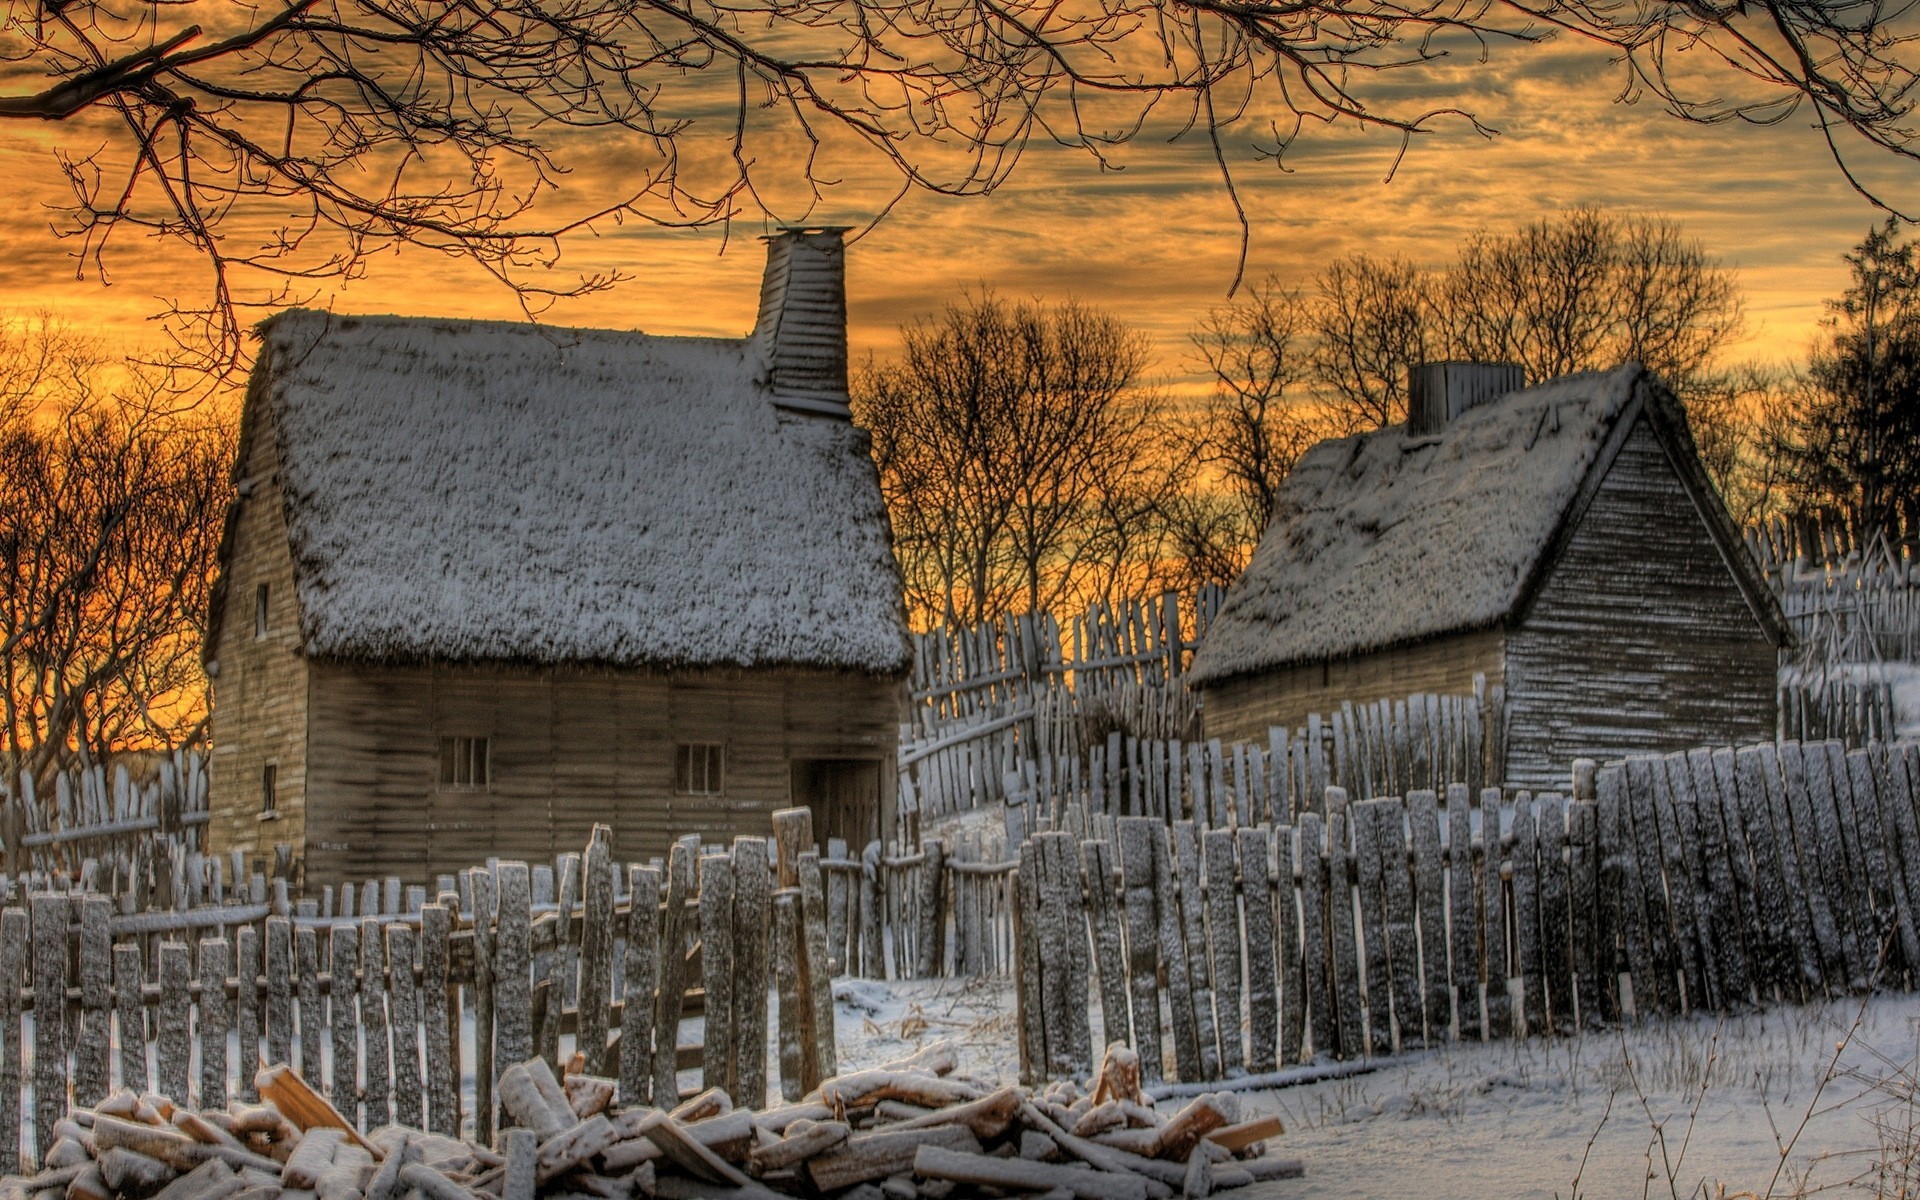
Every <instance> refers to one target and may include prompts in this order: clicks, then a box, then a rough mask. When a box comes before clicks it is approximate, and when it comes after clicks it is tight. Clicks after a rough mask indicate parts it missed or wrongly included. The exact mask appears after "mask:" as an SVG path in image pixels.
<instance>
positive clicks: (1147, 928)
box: [1108, 817, 1163, 1083]
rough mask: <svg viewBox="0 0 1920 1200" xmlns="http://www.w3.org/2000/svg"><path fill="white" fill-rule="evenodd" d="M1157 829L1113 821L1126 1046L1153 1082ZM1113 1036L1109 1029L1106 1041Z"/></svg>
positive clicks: (1131, 820)
mask: <svg viewBox="0 0 1920 1200" xmlns="http://www.w3.org/2000/svg"><path fill="white" fill-rule="evenodd" d="M1160 828H1162V826H1161V825H1160V823H1159V822H1158V821H1157V820H1155V819H1154V818H1151V817H1122V818H1120V819H1119V820H1118V821H1116V822H1114V829H1115V834H1116V836H1117V838H1118V839H1119V847H1120V888H1121V899H1122V906H1123V908H1124V909H1125V913H1126V955H1127V994H1128V1000H1129V1003H1130V1006H1131V1009H1132V1019H1133V1037H1132V1040H1131V1042H1130V1043H1129V1044H1130V1045H1132V1046H1133V1048H1134V1049H1135V1050H1136V1051H1137V1052H1138V1053H1139V1055H1140V1071H1141V1077H1142V1078H1143V1079H1144V1080H1146V1081H1147V1082H1148V1083H1158V1082H1159V1081H1160V1079H1161V1074H1162V1070H1163V1068H1162V1058H1161V1055H1162V1049H1161V1041H1160V990H1159V983H1158V976H1159V968H1160V934H1159V914H1158V910H1157V907H1156V905H1155V900H1154V868H1153V863H1154V854H1153V844H1154V841H1155V839H1156V838H1157V837H1158V836H1159V832H1158V831H1159V830H1160ZM1113 1036H1114V1034H1113V1032H1112V1031H1111V1030H1110V1031H1109V1032H1108V1039H1109V1040H1112V1038H1113Z"/></svg>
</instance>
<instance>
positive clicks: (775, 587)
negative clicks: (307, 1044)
mask: <svg viewBox="0 0 1920 1200" xmlns="http://www.w3.org/2000/svg"><path fill="white" fill-rule="evenodd" d="M842 262H843V251H842V245H841V239H840V233H839V231H837V230H824V231H823V230H805V231H789V232H786V233H782V234H780V235H779V236H777V237H774V238H772V239H770V240H769V246H768V259H767V269H766V275H765V281H764V284H763V287H762V293H761V303H760V310H759V318H758V322H757V325H756V328H755V330H754V331H753V333H752V334H751V335H750V336H748V337H746V338H681V337H650V336H645V335H642V334H639V333H621V332H610V331H604V330H589V329H559V328H551V327H546V326H533V325H526V324H507V323H492V322H481V321H451V320H423V319H409V318H399V317H344V316H334V315H330V314H327V313H323V312H309V311H292V312H287V313H284V314H282V315H280V316H277V317H275V318H273V319H272V320H270V321H268V322H266V323H265V324H264V325H263V326H262V345H261V349H260V354H259V361H258V364H257V366H256V367H255V369H254V372H253V376H252V379H251V381H250V384H249V388H248V392H247V397H246V405H245V412H244V417H243V420H242V428H241V436H240V445H239V457H238V464H237V467H236V476H237V479H238V499H237V500H236V502H235V506H234V509H233V511H232V512H231V514H230V515H229V520H228V526H227V533H226V538H225V543H224V546H223V548H222V551H221V574H220V579H219V584H218V588H217V590H216V594H215V600H214V603H213V609H212V613H211V619H210V622H209V630H208V635H207V642H206V651H205V655H206V660H207V667H208V672H209V674H210V675H211V676H212V677H213V766H212V773H213V809H214V816H213V822H212V838H211V840H212V846H213V848H214V849H215V850H216V851H222V852H224V851H228V850H241V851H244V852H246V853H247V854H248V855H249V856H252V857H254V858H256V860H257V859H258V858H259V857H264V856H266V855H268V854H270V853H271V849H272V847H273V846H274V845H275V844H276V843H290V844H292V845H293V846H294V847H295V848H296V853H297V854H298V855H299V856H300V857H301V858H302V859H303V861H304V866H305V870H306V873H307V877H308V879H309V880H317V881H331V880H335V879H340V878H342V877H350V878H366V877H369V876H385V875H398V876H401V877H403V878H406V879H410V880H421V879H426V878H431V877H432V876H433V875H434V874H436V873H439V872H443V871H450V870H454V869H456V868H458V867H462V866H466V865H470V864H472V863H475V862H480V861H483V860H485V859H486V858H487V857H488V856H489V855H508V856H519V857H528V858H535V859H538V858H541V857H546V856H550V855H551V854H553V853H554V852H555V851H556V850H557V849H558V850H565V849H571V848H576V847H579V846H581V845H584V844H585V840H586V837H587V834H588V831H589V829H590V828H591V826H592V825H593V824H594V823H595V822H606V823H608V824H610V825H612V827H613V829H614V839H615V846H614V848H615V851H616V852H617V853H618V854H619V855H620V856H623V857H627V858H632V857H636V856H642V855H649V854H654V853H659V852H661V851H662V850H663V849H664V848H665V847H666V846H667V845H668V843H669V841H670V839H672V838H673V837H676V836H679V835H683V834H689V833H699V834H702V835H704V836H706V837H708V838H709V839H712V838H715V837H724V836H726V835H728V834H731V833H735V832H740V833H749V832H750V833H756V834H764V833H766V832H767V831H768V821H767V814H768V813H769V812H770V811H771V810H773V809H776V808H780V807H783V806H786V805H788V804H791V803H805V804H810V805H812V806H814V808H815V809H816V822H815V829H816V831H817V832H818V833H819V834H820V836H822V838H823V839H824V838H825V837H826V836H828V835H832V836H844V837H847V838H848V839H849V840H851V841H854V842H855V843H856V844H864V842H865V841H866V840H867V839H868V838H871V837H876V836H879V835H880V831H881V830H882V829H883V828H885V827H886V825H885V822H886V821H887V820H888V819H889V817H888V810H889V806H890V805H891V802H892V787H893V783H894V779H895V771H894V757H895V751H896V745H897V742H898V738H899V720H900V699H901V689H902V686H903V681H904V678H905V672H906V669H907V666H908V661H909V653H910V652H909V647H908V642H907V637H906V630H905V618H904V611H903V606H902V601H901V590H900V579H899V574H898V569H897V567H896V566H895V564H894V561H893V556H892V552H891V548H890V544H889V531H888V526H887V518H886V510H885V508H884V506H883V505H882V502H881V497H880V490H879V482H878V477H877V475H876V473H875V470H874V466H873V462H872V459H871V456H870V453H869V444H868V436H867V434H866V433H865V431H863V430H861V429H860V428H858V427H857V426H855V425H854V424H853V422H852V417H851V413H850V412H849V409H848V405H847V392H846V362H847V358H846V300H845V286H844V276H843V270H842Z"/></svg>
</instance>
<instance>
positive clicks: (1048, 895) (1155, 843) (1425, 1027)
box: [1015, 741, 1920, 1082]
mask: <svg viewBox="0 0 1920 1200" xmlns="http://www.w3.org/2000/svg"><path fill="white" fill-rule="evenodd" d="M1572 784H1573V787H1572V791H1571V797H1569V796H1567V795H1564V794H1553V793H1548V794H1542V795H1540V796H1537V797H1536V796H1530V795H1528V794H1526V793H1520V794H1518V795H1517V796H1516V797H1514V798H1512V799H1507V798H1503V796H1502V794H1501V793H1500V792H1499V791H1498V790H1496V789H1488V790H1486V791H1485V792H1483V793H1482V794H1481V795H1479V796H1478V797H1476V796H1475V795H1474V792H1473V790H1472V789H1471V788H1469V787H1467V786H1466V785H1464V784H1456V785H1453V786H1451V787H1449V788H1447V789H1446V790H1445V791H1444V793H1436V792H1435V791H1429V790H1418V791H1413V792H1410V793H1409V794H1408V796H1407V797H1406V798H1405V799H1404V800H1403V799H1401V798H1398V797H1385V798H1381V799H1376V800H1370V801H1352V800H1350V799H1349V798H1348V797H1347V796H1346V795H1345V794H1344V792H1343V790H1342V789H1340V788H1338V787H1331V788H1329V789H1328V791H1327V793H1326V800H1325V803H1324V805H1323V806H1322V807H1320V808H1318V809H1306V810H1301V811H1298V812H1297V813H1296V814H1295V818H1294V820H1293V822H1292V823H1291V824H1287V823H1260V824H1249V825H1242V826H1238V827H1233V826H1226V827H1216V828H1203V827H1201V826H1200V825H1198V824H1196V823H1194V822H1192V821H1177V822H1175V823H1173V824H1172V825H1171V826H1169V825H1168V823H1167V822H1165V821H1163V820H1161V819H1159V818H1158V817H1154V816H1124V817H1121V818H1119V819H1117V820H1116V821H1115V822H1114V828H1113V832H1112V834H1111V836H1107V837H1099V838H1088V839H1084V840H1083V839H1080V838H1077V837H1076V836H1075V835H1073V834H1071V833H1067V832H1043V833H1039V834H1036V835H1035V836H1033V837H1031V838H1029V839H1027V840H1026V841H1025V842H1024V843H1023V844H1022V845H1021V847H1020V852H1019V868H1018V875H1017V881H1016V888H1017V902H1016V907H1015V912H1016V918H1017V922H1018V930H1017V937H1016V944H1017V946H1018V951H1017V953H1018V959H1019V964H1020V969H1019V974H1018V985H1017V989H1016V991H1017V995H1018V1002H1019V1008H1020V1032H1021V1054H1022V1059H1021V1061H1022V1063H1023V1064H1024V1065H1025V1066H1026V1068H1027V1070H1028V1072H1029V1074H1030V1076H1031V1077H1032V1078H1035V1079H1041V1078H1047V1077H1052V1076H1061V1075H1069V1074H1084V1073H1085V1072H1086V1071H1087V1070H1088V1069H1090V1067H1091V1065H1092V1058H1091V1056H1092V1054H1093V1049H1094V1047H1095V1045H1097V1044H1099V1043H1098V1041H1097V1040H1096V1039H1094V1038H1093V1037H1092V1036H1091V1029H1090V1022H1089V1016H1088V1014H1089V1008H1090V1005H1091V1003H1092V1001H1093V1000H1094V999H1095V998H1097V1000H1098V1003H1099V1013H1100V1017H1101V1021H1100V1028H1101V1037H1102V1038H1104V1039H1106V1040H1124V1041H1127V1042H1128V1043H1129V1044H1131V1045H1133V1046H1134V1047H1135V1048H1136V1049H1138V1050H1139V1051H1140V1053H1141V1060H1142V1063H1143V1066H1144V1067H1145V1069H1146V1070H1147V1072H1148V1073H1149V1074H1150V1075H1152V1076H1153V1077H1154V1078H1156V1079H1157V1078H1161V1077H1162V1076H1163V1075H1170V1076H1171V1077H1173V1078H1176V1079H1179V1080H1181V1081H1183V1082H1186V1081H1206V1080H1217V1079H1221V1078H1226V1077H1231V1076H1234V1075H1239V1074H1243V1073H1248V1072H1252V1073H1256V1074H1258V1073H1262V1072H1265V1071H1271V1070H1274V1069H1276V1067H1279V1066H1286V1065H1290V1064H1293V1063H1297V1062H1302V1061H1307V1060H1310V1059H1313V1058H1316V1057H1318V1058H1325V1057H1337V1058H1348V1059H1350V1058H1360V1057H1366V1056H1372V1055H1381V1054H1386V1053H1390V1052H1392V1051H1393V1050H1395V1049H1396V1048H1411V1047H1417V1046H1422V1045H1428V1044H1432V1043H1435V1042H1438V1041H1442V1040H1448V1039H1456V1038H1465V1039H1469V1040H1475V1039H1480V1038H1489V1039H1491V1038H1502V1037H1508V1036H1521V1035H1535V1034H1541V1033H1546V1032H1555V1033H1560V1034H1571V1033H1574V1032H1575V1031H1577V1030H1579V1029H1582V1028H1599V1027H1602V1026H1604V1025H1607V1024H1609V1023H1612V1022H1617V1021H1620V1020H1623V1019H1627V1018H1629V1017H1632V1016H1644V1015H1646V1014H1650V1013H1679V1012H1691V1011H1722V1012H1738V1011H1743V1010H1746V1009H1749V1008H1751V1007H1753V1006H1755V1005H1764V1004H1768V1003H1772V1002H1775V1001H1798V1000H1803V999H1806V998H1809V997H1812V996H1817V995H1834V994H1841V993H1849V992H1858V991H1861V990H1863V989H1867V988H1872V987H1875V986H1914V985H1920V746H1916V745H1914V744H1911V743H1907V744H1898V745H1893V746H1885V745H1879V744H1876V745H1874V746H1871V747H1869V748H1866V749H1859V750H1852V751H1849V750H1847V749H1845V748H1844V747H1843V746H1842V745H1841V744H1840V743H1839V742H1837V741H1828V742H1823V743H1812V744H1805V745H1803V744H1801V743H1797V742H1785V743H1780V744H1778V745H1774V744H1767V745H1760V746H1748V747H1742V748H1739V749H1737V750H1736V749H1733V748H1717V749H1716V748H1702V749H1697V750H1693V751H1689V752H1687V753H1682V754H1671V755H1667V756H1665V757H1643V758H1632V759H1628V760H1626V761H1625V762H1622V763H1613V764H1609V765H1607V766H1604V767H1600V768H1598V769H1596V768H1595V767H1594V764H1592V763H1590V762H1581V763H1577V764H1575V768H1574V773H1573V779H1572ZM1169 1054H1170V1057H1171V1064H1170V1067H1169V1064H1168V1063H1167V1061H1166V1060H1167V1057H1168V1056H1169Z"/></svg>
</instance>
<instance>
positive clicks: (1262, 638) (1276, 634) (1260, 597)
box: [1188, 364, 1785, 684]
mask: <svg viewBox="0 0 1920 1200" xmlns="http://www.w3.org/2000/svg"><path fill="white" fill-rule="evenodd" d="M1642 414H1645V415H1646V416H1647V417H1648V418H1649V420H1650V423H1651V425H1652V426H1653V428H1654V431H1655V433H1656V434H1657V435H1658V436H1659V437H1660V438H1661V441H1662V443H1663V444H1664V445H1666V446H1667V449H1668V451H1669V457H1670V458H1672V459H1673V460H1674V461H1675V462H1676V464H1677V465H1678V466H1679V468H1680V474H1681V478H1682V482H1683V483H1684V484H1685V485H1686V486H1687V488H1688V490H1689V491H1691V492H1693V493H1694V497H1695V500H1696V503H1697V504H1699V506H1700V507H1701V510H1702V512H1703V513H1704V514H1706V515H1707V517H1708V521H1707V523H1708V525H1709V528H1710V530H1711V532H1712V534H1713V536H1714V537H1715V538H1716V540H1718V541H1719V542H1720V543H1721V547H1722V551H1723V554H1724V555H1725V556H1726V557H1727V561H1728V562H1729V564H1730V566H1731V567H1732V568H1733V570H1734V572H1735V574H1736V576H1737V577H1738V582H1739V583H1740V586H1741V587H1742V590H1743V591H1744V592H1745V593H1746V595H1747V597H1748V600H1749V602H1750V603H1751V604H1753V605H1754V606H1755V608H1756V611H1757V612H1759V613H1760V615H1761V620H1762V623H1763V625H1766V626H1767V627H1768V628H1769V629H1771V630H1773V631H1774V632H1775V633H1776V635H1777V637H1784V636H1785V633H1784V629H1785V626H1784V622H1783V621H1781V619H1780V618H1779V613H1778V607H1777V605H1776V604H1775V602H1774V600H1773V597H1772V594H1771V593H1770V592H1768V591H1767V589H1766V587H1765V584H1764V582H1763V581H1762V580H1761V579H1760V576H1759V573H1758V571H1757V569H1756V568H1754V566H1753V564H1752V562H1751V560H1750V559H1749V557H1748V555H1747V551H1746V548H1745V544H1744V542H1742V541H1741V539H1740V538H1739V536H1738V535H1737V532H1736V531H1735V530H1734V527H1733V524H1732V522H1731V520H1730V519H1729V518H1728V517H1727V515H1726V512H1725V509H1724V507H1723V506H1722V504H1721V502H1720V500H1719V497H1718V495H1717V493H1715V492H1714V491H1713V488H1712V485H1711V484H1710V483H1708V482H1707V478H1706V475H1705V473H1704V471H1703V470H1702V469H1701V467H1700V464H1699V456H1698V454H1697V452H1696V450H1695V448H1694V445H1693V442H1692V438H1691V436H1690V435H1689V434H1688V433H1687V429H1686V420H1685V417H1684V415H1683V414H1682V413H1681V411H1680V408H1679V405H1678V403H1677V401H1675V400H1674V398H1673V396H1672V395H1671V393H1669V392H1668V391H1667V389H1666V387H1665V386H1664V385H1662V384H1661V383H1660V382H1659V380H1657V379H1655V378H1654V377H1653V376H1652V375H1651V374H1649V373H1648V372H1647V371H1646V370H1645V368H1643V367H1641V366H1639V365H1638V364H1628V365H1626V366H1623V367H1620V368H1618V369H1616V370H1613V371H1608V372H1593V373H1588V374H1582V375H1571V376H1567V377H1565V378H1563V379H1557V380H1554V381H1553V382H1551V383H1547V384H1544V385H1542V386H1539V387H1533V388H1528V389H1526V390H1524V391H1518V392H1512V393H1509V394H1507V395H1505V396H1503V397H1501V398H1499V399H1496V400H1491V401H1488V402H1487V403H1485V404H1482V405H1480V406H1477V407H1474V408H1471V409H1468V410H1467V411H1466V412H1464V413H1462V414H1460V415H1459V416H1458V417H1456V418H1455V419H1454V420H1453V421H1452V422H1451V423H1450V424H1448V425H1447V426H1446V428H1445V429H1444V430H1443V431H1441V432H1440V433H1438V434H1436V435H1432V436H1427V437H1421V438H1410V437H1408V436H1407V434H1406V431H1405V429H1404V427H1402V426H1391V427H1389V428H1386V429H1381V430H1377V431H1375V432H1372V433H1367V434H1360V435H1357V436H1354V437H1347V438H1339V439H1336V440H1331V441H1325V442H1322V443H1320V444H1319V445H1317V446H1315V447H1314V448H1313V449H1312V450H1310V451H1308V452H1307V454H1306V455H1305V456H1303V457H1302V458H1301V460H1300V463H1299V465H1298V466H1296V467H1295V468H1294V470H1293V473H1292V474H1291V475H1290V476H1289V477H1288V479H1287V482H1286V484H1285V486H1284V488H1283V489H1282V492H1281V495H1280V497H1279V498H1278V508H1277V515H1276V516H1275V518H1274V521H1273V524H1272V525H1271V526H1270V527H1269V528H1268V529H1267V531H1266V534H1265V536H1264V537H1262V538H1261V540H1260V545H1259V547H1258V548H1257V549H1256V550H1255V551H1254V554H1253V559H1252V561H1251V563H1249V565H1248V567H1247V569H1246V571H1245V573H1243V574H1242V575H1241V577H1240V578H1239V579H1238V580H1236V581H1235V582H1234V584H1233V586H1232V587H1231V588H1230V589H1229V590H1228V592H1227V596H1226V599H1225V601H1224V603H1223V605H1222V607H1221V610H1220V613H1219V615H1218V616H1217V617H1216V618H1215V620H1214V622H1213V624H1212V625H1211V626H1210V627H1209V628H1208V630H1207V633H1206V636H1205V638H1204V640H1203V642H1202V645H1201V647H1200V650H1199V652H1198V653H1197V654H1196V656H1195V659H1194V666H1193V670H1192V672H1191V673H1190V674H1189V676H1188V679H1189V682H1192V683H1195V684H1208V683H1216V682H1219V681H1222V680H1225V679H1229V678H1232V677H1234V676H1239V675H1246V674H1250V673H1253V672H1257V671H1263V670H1268V669H1271V668H1275V667H1281V666H1287V665H1290V664H1295V663H1302V662H1314V661H1319V660H1322V659H1337V658H1345V657H1349V656H1352V655H1355V654H1364V653H1367V652H1370V651H1373V650H1379V649H1384V648H1387V647H1389V646H1395V645H1403V644H1407V643H1411V642H1417V641H1422V640H1425V639H1427V638H1432V637H1438V636H1442V635H1446V634H1452V633H1459V632H1465V631H1468V630H1474V629H1484V628H1488V627H1491V626H1495V625H1499V624H1502V623H1503V622H1506V621H1507V620H1509V619H1510V618H1512V617H1514V616H1515V615H1516V614H1517V613H1518V612H1519V611H1521V610H1522V609H1523V607H1524V605H1525V603H1526V600H1527V598H1528V597H1529V596H1530V595H1531V594H1532V591H1533V588H1534V586H1535V585H1536V584H1537V582H1538V581H1539V579H1540V578H1542V577H1543V576H1544V573H1545V568H1546V567H1547V566H1548V565H1550V562H1551V557H1552V554H1553V553H1554V551H1555V548H1556V547H1557V544H1558V542H1559V540H1560V538H1561V537H1562V535H1563V532H1564V531H1565V530H1566V529H1567V527H1568V526H1569V525H1570V523H1571V520H1570V518H1571V517H1573V516H1574V515H1575V510H1576V509H1577V508H1578V507H1579V505H1578V504H1577V501H1578V500H1579V498H1580V497H1582V495H1583V494H1584V492H1585V490H1586V489H1587V487H1588V484H1589V480H1597V479H1598V477H1599V476H1600V475H1601V474H1603V473H1604V471H1605V469H1606V467H1607V466H1608V465H1609V464H1610V463H1611V461H1612V455H1613V454H1614V453H1615V452H1616V451H1617V450H1618V449H1619V445H1620V443H1621V441H1622V440H1623V439H1624V436H1625V433H1626V431H1627V429H1628V428H1629V427H1631V425H1632V423H1633V422H1634V421H1635V420H1636V419H1637V418H1638V417H1639V416H1640V415H1642Z"/></svg>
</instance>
